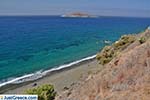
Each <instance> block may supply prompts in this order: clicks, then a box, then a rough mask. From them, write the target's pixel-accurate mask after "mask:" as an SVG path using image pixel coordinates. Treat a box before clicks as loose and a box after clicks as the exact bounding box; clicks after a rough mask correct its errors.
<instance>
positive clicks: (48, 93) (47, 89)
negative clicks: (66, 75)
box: [26, 84, 56, 100]
mask: <svg viewBox="0 0 150 100" xmlns="http://www.w3.org/2000/svg"><path fill="white" fill-rule="evenodd" d="M26 93H27V94H33V95H38V100H54V99H55V96H56V92H55V90H54V87H53V85H48V84H46V85H43V86H39V87H37V88H33V89H29V90H27V91H26Z"/></svg>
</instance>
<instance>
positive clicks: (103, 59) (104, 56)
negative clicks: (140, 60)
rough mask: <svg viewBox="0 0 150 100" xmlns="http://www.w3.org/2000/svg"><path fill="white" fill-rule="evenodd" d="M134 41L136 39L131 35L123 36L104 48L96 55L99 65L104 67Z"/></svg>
mask: <svg viewBox="0 0 150 100" xmlns="http://www.w3.org/2000/svg"><path fill="white" fill-rule="evenodd" d="M135 40H136V38H135V36H133V35H124V36H122V37H121V38H120V39H119V40H118V41H116V42H115V43H114V44H112V45H111V46H106V47H104V48H103V50H102V51H101V52H100V53H98V54H97V56H96V58H97V60H98V61H99V63H100V64H102V65H105V64H107V63H109V62H110V61H111V60H112V59H113V58H114V57H116V56H117V55H118V54H119V53H120V51H122V50H124V49H125V48H126V47H127V46H128V45H130V44H131V43H133V42H134V41H135Z"/></svg>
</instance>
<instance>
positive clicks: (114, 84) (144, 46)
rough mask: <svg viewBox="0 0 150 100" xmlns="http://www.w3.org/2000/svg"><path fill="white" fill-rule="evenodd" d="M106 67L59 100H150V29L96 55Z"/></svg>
mask: <svg viewBox="0 0 150 100" xmlns="http://www.w3.org/2000/svg"><path fill="white" fill-rule="evenodd" d="M97 59H98V62H99V63H100V64H103V65H104V67H103V69H102V70H101V71H99V72H97V73H95V74H91V75H89V76H90V77H88V79H86V80H84V81H82V82H80V83H78V85H76V86H74V87H70V89H67V90H65V91H64V92H62V93H60V94H59V95H58V96H57V97H56V100H150V30H149V29H147V30H145V31H144V32H142V33H140V34H137V35H125V36H122V37H121V38H120V39H119V40H118V41H117V42H115V43H114V44H112V45H111V46H106V47H105V48H104V49H103V50H102V51H101V52H100V53H98V54H97Z"/></svg>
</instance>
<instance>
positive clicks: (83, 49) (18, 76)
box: [0, 16, 150, 87]
mask: <svg viewBox="0 0 150 100" xmlns="http://www.w3.org/2000/svg"><path fill="white" fill-rule="evenodd" d="M149 25H150V18H134V17H107V16H106V17H99V18H67V17H66V18H65V17H60V16H0V87H1V86H4V85H6V84H10V83H12V84H16V83H21V82H24V81H30V80H33V79H38V78H41V77H43V76H45V75H46V73H48V72H51V71H56V70H60V69H63V68H66V67H71V66H72V65H74V64H77V63H80V62H83V61H85V60H89V59H93V58H95V56H96V53H97V52H99V51H100V50H101V49H102V48H103V47H104V46H106V45H108V44H106V43H105V42H104V41H110V42H111V43H113V42H114V41H116V40H117V39H119V38H120V37H121V36H122V35H124V34H136V33H139V32H142V31H144V30H145V29H146V28H147V27H148V26H149Z"/></svg>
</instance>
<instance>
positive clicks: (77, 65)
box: [0, 55, 97, 94]
mask: <svg viewBox="0 0 150 100" xmlns="http://www.w3.org/2000/svg"><path fill="white" fill-rule="evenodd" d="M91 63H94V64H93V65H91V66H90V64H91ZM96 63H97V61H96V59H95V55H94V56H90V57H87V58H84V59H81V60H78V61H75V62H72V63H69V64H67V65H68V66H66V67H58V68H57V70H54V69H51V70H53V71H48V70H47V72H46V71H45V73H46V74H45V75H44V76H42V77H40V78H38V79H36V80H30V81H26V82H22V83H18V84H7V85H5V86H2V87H0V93H8V94H12V93H23V90H24V89H26V88H28V87H30V88H31V87H33V83H40V84H41V85H42V84H50V83H51V81H50V80H52V79H54V77H62V78H64V79H65V77H63V76H62V75H64V76H65V75H66V73H65V72H68V73H70V72H76V71H75V70H78V71H77V72H76V74H78V72H79V73H80V72H82V71H84V72H85V73H88V71H91V69H94V68H97V67H96V66H97V64H96ZM63 66H64V65H63ZM92 67H93V68H92ZM79 69H80V70H79ZM70 74H71V73H70ZM83 74H84V73H83ZM66 76H68V75H66ZM73 77H76V75H73ZM77 77H78V75H77ZM70 78H72V77H71V76H70ZM47 79H49V81H50V82H45V80H47ZM79 79H80V78H79V77H78V78H75V79H73V80H75V81H78V80H79ZM43 80H44V81H43ZM56 81H59V80H57V79H55V80H53V81H52V83H54V84H53V85H54V86H55V85H56V84H60V83H61V82H56ZM62 81H63V80H62ZM64 81H65V80H64ZM69 81H70V82H69V83H67V84H68V85H69V84H71V82H72V81H71V80H69ZM28 85H29V86H28ZM38 85H39V84H38ZM26 86H27V87H26ZM24 87H26V88H24ZM60 87H61V89H62V87H64V86H63V85H60V86H59V85H56V88H57V89H56V90H58V91H60V90H61V89H60ZM18 91H19V92H18Z"/></svg>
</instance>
